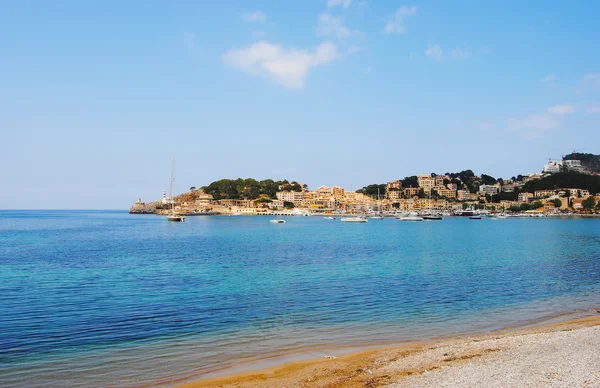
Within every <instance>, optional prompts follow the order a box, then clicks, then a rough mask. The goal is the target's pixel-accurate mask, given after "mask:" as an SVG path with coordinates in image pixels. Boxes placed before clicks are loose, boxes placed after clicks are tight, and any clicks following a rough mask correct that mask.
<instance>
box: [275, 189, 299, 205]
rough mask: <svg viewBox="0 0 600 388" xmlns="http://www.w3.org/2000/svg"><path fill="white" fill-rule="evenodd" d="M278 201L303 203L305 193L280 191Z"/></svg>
mask: <svg viewBox="0 0 600 388" xmlns="http://www.w3.org/2000/svg"><path fill="white" fill-rule="evenodd" d="M276 195H277V199H279V200H281V201H285V202H292V203H293V204H300V203H302V200H303V197H304V193H302V192H301V191H279V192H278V193H277V194H276Z"/></svg>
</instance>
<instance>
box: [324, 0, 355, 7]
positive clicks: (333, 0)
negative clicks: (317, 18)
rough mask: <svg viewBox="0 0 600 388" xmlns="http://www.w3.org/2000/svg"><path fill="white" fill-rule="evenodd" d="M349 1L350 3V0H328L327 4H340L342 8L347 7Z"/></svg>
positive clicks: (329, 5)
mask: <svg viewBox="0 0 600 388" xmlns="http://www.w3.org/2000/svg"><path fill="white" fill-rule="evenodd" d="M351 3H352V0H328V1H327V6H328V7H335V6H336V5H341V6H342V7H344V8H348V7H349V6H350V4H351Z"/></svg>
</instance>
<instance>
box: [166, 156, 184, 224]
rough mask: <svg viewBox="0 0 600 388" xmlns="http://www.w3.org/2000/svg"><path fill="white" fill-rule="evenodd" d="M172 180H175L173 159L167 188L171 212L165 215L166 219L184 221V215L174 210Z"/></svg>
mask: <svg viewBox="0 0 600 388" xmlns="http://www.w3.org/2000/svg"><path fill="white" fill-rule="evenodd" d="M173 182H175V160H173V165H172V166H171V189H170V190H169V202H170V203H171V214H169V215H168V216H167V221H172V222H185V216H184V215H181V214H177V213H176V212H175V199H174V198H173V186H174V185H173Z"/></svg>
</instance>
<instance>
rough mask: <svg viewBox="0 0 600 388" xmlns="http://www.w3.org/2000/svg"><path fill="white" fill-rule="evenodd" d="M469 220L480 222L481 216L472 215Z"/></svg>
mask: <svg viewBox="0 0 600 388" xmlns="http://www.w3.org/2000/svg"><path fill="white" fill-rule="evenodd" d="M469 219H470V220H480V219H481V214H473V215H472V216H469Z"/></svg>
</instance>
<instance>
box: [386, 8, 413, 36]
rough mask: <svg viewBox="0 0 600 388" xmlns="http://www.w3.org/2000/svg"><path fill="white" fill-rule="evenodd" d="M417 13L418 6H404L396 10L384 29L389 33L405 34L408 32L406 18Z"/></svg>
mask: <svg viewBox="0 0 600 388" xmlns="http://www.w3.org/2000/svg"><path fill="white" fill-rule="evenodd" d="M416 13H417V7H415V6H412V7H407V6H402V7H400V8H398V9H397V10H396V12H395V13H394V14H393V15H392V16H391V18H390V20H389V21H388V22H387V23H386V24H385V27H384V31H385V33H387V34H394V33H395V34H403V33H405V32H406V27H405V25H404V19H405V18H406V17H408V16H412V15H414V14H416Z"/></svg>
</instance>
